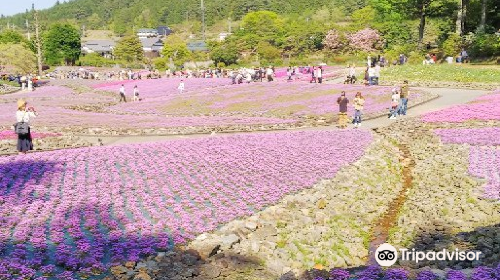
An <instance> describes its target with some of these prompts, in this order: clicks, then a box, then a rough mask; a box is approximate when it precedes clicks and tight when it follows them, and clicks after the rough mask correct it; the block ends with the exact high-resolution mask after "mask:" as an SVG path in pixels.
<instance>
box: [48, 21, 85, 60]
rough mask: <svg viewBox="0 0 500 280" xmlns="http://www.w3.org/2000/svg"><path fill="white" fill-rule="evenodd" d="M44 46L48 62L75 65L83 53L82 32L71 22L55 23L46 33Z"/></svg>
mask: <svg viewBox="0 0 500 280" xmlns="http://www.w3.org/2000/svg"><path fill="white" fill-rule="evenodd" d="M43 48H44V55H45V61H46V62H47V63H48V64H50V65H58V64H61V63H65V64H66V65H74V64H75V62H76V61H77V60H78V58H79V57H80V53H81V40H80V33H79V31H78V29H76V28H75V27H73V26H71V25H69V24H55V25H53V26H52V27H50V29H49V30H48V31H47V33H46V34H45V36H44V38H43Z"/></svg>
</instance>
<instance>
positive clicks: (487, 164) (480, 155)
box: [469, 146, 500, 200]
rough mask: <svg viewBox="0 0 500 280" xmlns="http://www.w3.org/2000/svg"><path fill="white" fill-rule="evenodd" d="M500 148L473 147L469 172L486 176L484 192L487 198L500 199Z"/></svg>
mask: <svg viewBox="0 0 500 280" xmlns="http://www.w3.org/2000/svg"><path fill="white" fill-rule="evenodd" d="M499 169H500V150H499V149H498V148H496V147H477V146H474V147H471V150H470V154H469V173H470V174H472V175H473V176H476V177H480V178H485V179H486V181H487V182H486V184H485V185H484V192H485V196H486V197H487V198H491V199H498V200H500V178H499V176H498V174H499Z"/></svg>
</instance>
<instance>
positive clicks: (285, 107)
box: [109, 81, 421, 118]
mask: <svg viewBox="0 0 500 280" xmlns="http://www.w3.org/2000/svg"><path fill="white" fill-rule="evenodd" d="M342 90H344V91H346V92H347V97H348V98H349V99H351V100H352V99H353V98H354V95H355V94H356V92H357V91H360V92H362V93H363V94H364V96H365V98H366V103H365V110H364V112H365V114H374V113H381V112H386V111H387V108H388V107H389V101H390V91H391V88H389V87H365V86H358V85H337V84H310V83H304V82H297V81H296V82H286V81H277V82H273V83H266V82H264V83H253V84H249V85H247V84H241V85H234V86H228V87H222V88H221V87H217V88H208V89H205V90H203V91H194V92H190V93H187V94H185V95H182V96H181V95H179V94H174V95H168V96H164V97H161V98H154V99H146V100H144V101H142V102H135V103H133V104H118V105H116V106H112V107H110V108H109V110H110V111H111V112H117V113H132V114H145V113H148V114H167V115H175V116H193V115H205V116H211V115H214V114H215V115H224V116H228V115H244V116H263V117H281V118H289V117H290V116H291V117H292V118H296V117H300V116H305V115H309V116H311V115H312V116H332V115H334V114H336V113H337V112H338V106H337V105H336V99H337V98H338V96H339V94H340V92H341V91H342ZM420 95H421V94H420V93H415V94H413V95H412V98H413V99H415V98H418V97H420ZM348 110H349V114H353V113H354V108H353V107H352V106H351V107H349V109H348Z"/></svg>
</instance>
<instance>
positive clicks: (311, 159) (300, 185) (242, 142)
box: [0, 130, 372, 279]
mask: <svg viewBox="0 0 500 280" xmlns="http://www.w3.org/2000/svg"><path fill="white" fill-rule="evenodd" d="M371 140H372V136H371V134H370V133H369V132H367V131H358V130H346V131H330V132H326V131H324V132H293V133H290V132H286V133H264V134H258V135H236V136H227V137H216V138H201V139H194V140H180V141H170V142H163V143H153V144H137V145H123V146H110V147H95V148H82V149H74V150H64V151H54V152H44V153H37V154H28V155H27V156H23V157H19V156H9V157H1V158H0V173H1V174H2V176H1V177H0V217H1V218H0V221H1V225H2V226H1V227H0V254H1V255H3V256H4V258H3V260H2V266H0V278H2V277H5V275H10V276H16V275H23V276H26V275H28V277H29V276H30V275H38V276H39V275H41V274H46V275H53V274H54V273H60V272H62V271H63V270H65V271H66V272H64V273H65V275H64V276H66V277H70V276H71V275H72V274H78V275H79V276H85V275H91V274H100V273H101V272H103V271H104V270H105V269H106V268H107V267H108V265H110V264H113V263H118V262H123V261H128V260H129V261H137V260H138V259H139V258H140V257H143V256H145V255H148V254H152V253H154V252H155V251H156V250H168V249H170V248H172V246H173V245H174V244H177V243H181V242H184V241H186V240H189V239H191V238H193V237H194V236H195V235H197V234H199V233H202V232H206V231H209V230H212V229H215V228H216V227H217V226H219V225H220V224H222V223H225V222H228V221H230V220H232V219H235V218H238V217H241V216H244V215H249V214H252V213H254V212H256V211H259V210H261V209H263V208H264V207H266V206H268V205H272V204H274V203H276V202H277V201H278V200H280V199H281V198H282V197H283V196H284V195H286V194H290V193H293V192H297V191H299V190H302V189H305V188H308V187H311V186H312V185H313V184H315V183H316V182H318V181H319V180H321V179H324V178H332V177H333V176H334V175H335V174H336V172H337V171H338V170H339V169H340V168H341V167H342V166H344V165H346V164H349V163H351V162H353V161H355V160H357V159H358V158H360V157H361V156H362V155H363V153H364V150H365V148H366V147H367V146H368V145H369V143H370V142H371ZM64 279H66V278H64Z"/></svg>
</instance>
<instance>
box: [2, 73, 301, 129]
mask: <svg viewBox="0 0 500 280" xmlns="http://www.w3.org/2000/svg"><path fill="white" fill-rule="evenodd" d="M193 80H206V79H193ZM210 80H213V79H210ZM151 81H156V82H158V81H161V80H151ZM205 85H206V84H205ZM19 98H24V99H26V100H27V101H28V103H29V104H30V106H34V107H35V108H36V109H37V111H38V112H39V113H40V115H39V116H38V117H37V118H36V119H35V120H34V121H33V125H35V126H48V127H68V126H76V127H87V128H93V127H110V126H112V127H120V128H170V127H187V126H197V127H199V126H221V125H266V124H284V123H295V122H296V120H295V119H283V118H273V117H259V116H256V117H252V116H241V115H235V116H211V117H205V116H176V117H164V116H162V117H159V116H158V115H153V114H146V115H122V114H116V113H113V112H109V113H97V112H84V111H78V110H73V109H68V107H70V106H76V105H80V106H84V105H96V104H102V103H109V102H113V101H114V100H115V99H114V98H111V97H108V96H103V95H99V94H95V93H84V94H74V93H73V92H72V91H71V90H70V89H68V88H65V87H59V86H48V87H42V88H40V89H37V90H36V91H33V92H30V93H19V94H11V95H6V96H1V97H0V102H1V103H0V126H6V127H10V126H11V125H12V124H13V123H14V122H15V112H16V101H17V99H19ZM138 103H142V102H137V103H135V104H138ZM133 105H134V103H127V104H124V106H133Z"/></svg>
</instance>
